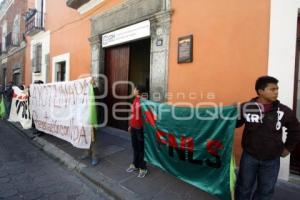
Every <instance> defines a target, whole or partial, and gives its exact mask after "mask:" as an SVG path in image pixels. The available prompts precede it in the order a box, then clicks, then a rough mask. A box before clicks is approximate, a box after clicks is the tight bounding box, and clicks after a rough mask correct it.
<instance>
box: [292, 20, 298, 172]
mask: <svg viewBox="0 0 300 200" xmlns="http://www.w3.org/2000/svg"><path fill="white" fill-rule="evenodd" d="M299 59H300V17H299V16H298V28H297V48H296V61H295V84H294V110H295V111H296V115H297V118H298V120H299V121H300V74H299V73H300V70H299V68H300V62H299ZM290 171H291V173H293V174H297V175H300V144H298V145H297V147H296V149H295V150H294V151H293V152H292V153H291V163H290Z"/></svg>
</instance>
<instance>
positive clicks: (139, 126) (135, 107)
mask: <svg viewBox="0 0 300 200" xmlns="http://www.w3.org/2000/svg"><path fill="white" fill-rule="evenodd" d="M145 92H146V88H145V86H142V85H138V86H136V87H135V88H134V91H133V94H134V96H135V99H134V101H133V103H132V110H131V112H132V113H131V119H130V121H129V127H128V132H129V133H130V134H131V144H132V148H133V163H131V164H130V165H129V167H128V168H127V170H126V171H127V172H129V173H131V172H133V171H137V170H139V174H138V177H139V178H144V177H145V176H146V174H147V172H148V171H147V167H146V162H145V161H144V133H143V122H142V111H141V103H140V99H141V95H142V94H143V93H145Z"/></svg>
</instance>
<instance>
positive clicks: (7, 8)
mask: <svg viewBox="0 0 300 200" xmlns="http://www.w3.org/2000/svg"><path fill="white" fill-rule="evenodd" d="M26 9H27V0H23V1H17V0H4V1H2V3H1V5H0V38H1V40H0V42H1V52H0V84H1V85H3V86H6V85H7V83H8V82H10V81H12V82H13V83H14V84H15V85H20V84H23V83H24V65H25V49H26V40H25V35H24V32H25V21H24V14H25V12H26Z"/></svg>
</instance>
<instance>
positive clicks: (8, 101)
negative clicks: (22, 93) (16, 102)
mask: <svg viewBox="0 0 300 200" xmlns="http://www.w3.org/2000/svg"><path fill="white" fill-rule="evenodd" d="M12 87H13V82H12V81H10V82H9V83H8V85H7V86H6V88H5V90H4V99H5V107H6V119H8V118H9V115H10V108H11V102H12V98H13V94H14V90H13V88H12Z"/></svg>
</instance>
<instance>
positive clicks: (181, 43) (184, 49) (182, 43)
mask: <svg viewBox="0 0 300 200" xmlns="http://www.w3.org/2000/svg"><path fill="white" fill-rule="evenodd" d="M192 61H193V35H188V36H184V37H180V38H178V57H177V62H178V63H188V62H192Z"/></svg>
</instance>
